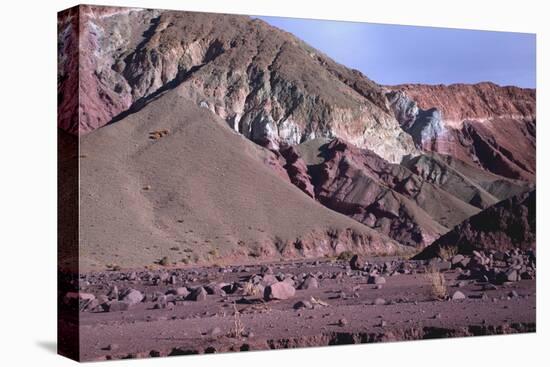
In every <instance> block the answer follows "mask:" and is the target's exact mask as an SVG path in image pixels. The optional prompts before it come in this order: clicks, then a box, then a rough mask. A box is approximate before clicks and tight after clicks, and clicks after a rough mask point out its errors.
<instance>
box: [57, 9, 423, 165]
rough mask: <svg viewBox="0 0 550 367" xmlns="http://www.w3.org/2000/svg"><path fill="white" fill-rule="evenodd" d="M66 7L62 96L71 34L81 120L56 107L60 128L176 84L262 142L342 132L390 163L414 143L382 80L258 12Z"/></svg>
mask: <svg viewBox="0 0 550 367" xmlns="http://www.w3.org/2000/svg"><path fill="white" fill-rule="evenodd" d="M73 12H74V11H73ZM74 16H78V19H79V23H78V24H79V27H78V28H77V27H76V26H75V25H74V22H73V21H71V19H72V18H70V17H65V18H63V17H62V19H61V20H60V22H59V27H60V30H61V32H60V39H59V45H60V47H59V49H60V57H59V59H60V63H59V69H60V75H61V77H60V84H59V85H60V95H61V96H63V97H64V98H69V97H70V96H69V95H68V90H72V89H74V88H75V83H74V80H72V79H71V76H70V73H69V72H70V68H71V66H73V64H74V57H75V55H72V54H70V52H69V50H70V46H71V45H74V44H75V42H78V44H79V45H80V52H79V55H77V56H79V57H80V58H81V60H82V62H81V64H80V70H79V72H80V73H79V74H80V76H79V79H80V84H79V91H80V105H79V113H80V121H76V120H75V119H74V114H72V115H71V113H70V112H74V111H69V110H67V111H65V109H64V108H60V111H61V115H60V122H59V123H60V127H61V128H63V129H65V130H67V131H69V132H71V133H73V134H84V133H87V132H90V131H93V130H94V129H96V128H98V127H101V126H104V125H105V124H107V123H109V122H112V121H118V120H120V119H121V118H122V117H124V116H125V115H126V114H127V113H128V112H127V111H129V110H130V111H135V110H137V109H139V108H142V107H143V106H144V105H145V104H146V103H148V102H149V101H150V100H151V99H153V98H154V97H155V95H156V94H157V93H159V92H162V91H163V90H166V89H170V88H173V87H175V86H179V88H180V93H182V94H184V95H185V96H186V98H188V99H189V100H191V101H193V102H194V103H195V104H197V105H201V106H204V107H206V108H208V109H209V110H211V111H212V112H213V113H215V114H216V115H218V116H219V117H221V118H222V119H224V120H225V121H226V122H227V123H228V124H229V125H230V126H231V127H232V128H233V129H234V130H236V131H238V132H240V133H242V134H243V135H245V136H246V137H248V138H250V139H252V140H253V141H255V142H257V143H259V144H262V145H265V146H270V147H275V148H276V147H277V146H278V144H279V143H280V142H283V143H287V144H291V145H295V144H298V143H300V142H303V141H306V140H310V139H313V138H315V137H330V138H333V137H340V138H343V139H345V140H347V141H349V142H351V143H353V144H355V145H357V146H360V147H370V149H373V150H374V151H375V152H376V153H377V154H379V155H380V156H382V157H384V158H385V159H388V160H389V161H391V162H399V161H400V160H401V157H402V156H403V155H405V154H409V153H413V152H415V147H414V144H413V142H412V139H411V137H410V136H409V135H408V134H406V133H405V132H403V131H402V129H401V128H400V126H399V124H398V122H397V121H396V119H395V118H394V116H393V115H392V113H391V111H390V110H389V107H388V105H387V101H386V97H385V94H384V90H383V88H381V87H380V86H378V85H377V84H376V83H374V82H373V81H371V80H369V79H368V78H367V77H365V76H364V75H362V74H361V73H360V72H358V71H355V70H350V69H348V68H346V67H344V66H342V65H339V64H337V63H335V62H334V61H332V60H331V59H329V58H328V57H326V56H325V55H323V54H322V53H320V52H319V51H317V50H315V49H313V48H311V47H310V46H308V45H306V44H305V43H303V42H302V41H300V40H299V39H297V38H296V37H294V36H293V35H291V34H289V33H287V32H284V31H281V30H279V29H277V28H274V27H272V26H270V25H268V24H267V23H265V22H263V21H261V20H257V19H251V18H250V17H247V16H236V15H220V14H205V13H189V12H179V11H178V12H175V11H161V10H147V9H124V8H104V7H97V6H80V7H78V8H77V11H76V15H74ZM65 69H67V70H65ZM73 79H74V77H73ZM71 88H72V89H71ZM61 105H62V106H64V105H65V101H64V100H62V101H61Z"/></svg>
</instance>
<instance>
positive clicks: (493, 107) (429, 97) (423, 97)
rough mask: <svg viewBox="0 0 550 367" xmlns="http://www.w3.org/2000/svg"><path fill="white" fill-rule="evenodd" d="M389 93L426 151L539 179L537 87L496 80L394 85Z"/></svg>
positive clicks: (406, 126) (404, 123) (399, 115)
mask: <svg viewBox="0 0 550 367" xmlns="http://www.w3.org/2000/svg"><path fill="white" fill-rule="evenodd" d="M387 97H388V100H389V102H390V104H391V106H392V109H393V111H394V114H395V116H396V118H397V119H398V120H399V122H400V124H401V126H402V127H403V129H404V130H405V131H407V132H408V133H409V134H411V136H412V137H413V139H414V141H415V143H416V145H417V146H418V147H420V148H422V149H423V150H427V151H434V152H438V153H442V154H447V155H451V156H453V157H455V158H458V159H460V160H462V161H464V162H467V163H470V164H474V165H477V166H479V167H482V168H483V169H485V170H487V171H490V172H493V173H496V174H498V175H501V176H505V177H509V178H513V179H520V180H527V181H534V178H535V159H536V157H535V156H536V153H535V147H536V93H535V90H534V89H522V88H517V87H500V86H497V85H495V84H493V83H479V84H474V85H466V84H453V85H450V86H444V85H435V86H432V85H401V86H395V87H391V91H389V92H388V93H387Z"/></svg>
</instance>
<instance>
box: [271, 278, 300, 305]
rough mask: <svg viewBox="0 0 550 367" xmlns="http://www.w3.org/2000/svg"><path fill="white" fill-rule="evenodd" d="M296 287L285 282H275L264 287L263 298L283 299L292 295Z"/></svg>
mask: <svg viewBox="0 0 550 367" xmlns="http://www.w3.org/2000/svg"><path fill="white" fill-rule="evenodd" d="M294 294H296V289H294V287H293V286H291V285H290V284H288V283H287V282H277V283H274V284H271V285H268V286H267V287H265V290H264V299H265V300H267V301H269V300H276V299H277V300H283V299H289V298H292V297H294Z"/></svg>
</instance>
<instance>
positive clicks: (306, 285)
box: [298, 276, 319, 289]
mask: <svg viewBox="0 0 550 367" xmlns="http://www.w3.org/2000/svg"><path fill="white" fill-rule="evenodd" d="M315 288H319V282H318V281H317V278H315V277H312V276H308V277H307V278H306V279H305V280H304V281H303V282H302V284H300V287H298V289H315Z"/></svg>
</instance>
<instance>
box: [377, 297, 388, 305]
mask: <svg viewBox="0 0 550 367" xmlns="http://www.w3.org/2000/svg"><path fill="white" fill-rule="evenodd" d="M374 304H375V305H378V306H380V305H385V304H386V300H385V299H384V298H377V299H375V300H374Z"/></svg>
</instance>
